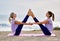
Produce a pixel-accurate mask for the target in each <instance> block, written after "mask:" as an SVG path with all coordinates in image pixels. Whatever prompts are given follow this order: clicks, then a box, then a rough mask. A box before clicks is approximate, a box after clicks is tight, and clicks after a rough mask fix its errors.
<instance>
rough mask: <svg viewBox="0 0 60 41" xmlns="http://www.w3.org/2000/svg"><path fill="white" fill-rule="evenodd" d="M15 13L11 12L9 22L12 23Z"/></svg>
mask: <svg viewBox="0 0 60 41" xmlns="http://www.w3.org/2000/svg"><path fill="white" fill-rule="evenodd" d="M13 15H14V12H12V13H11V14H10V17H9V22H10V23H11V19H12V18H13Z"/></svg>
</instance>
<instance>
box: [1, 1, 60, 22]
mask: <svg viewBox="0 0 60 41" xmlns="http://www.w3.org/2000/svg"><path fill="white" fill-rule="evenodd" d="M29 8H30V9H32V11H33V12H34V14H35V16H36V17H37V18H38V19H39V20H40V19H44V18H45V14H46V12H47V11H52V12H53V13H54V14H55V20H56V21H60V0H0V15H9V14H10V13H11V12H15V13H16V14H17V16H18V17H20V18H24V16H25V15H26V14H27V12H28V9H29Z"/></svg>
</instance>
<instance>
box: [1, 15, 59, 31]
mask: <svg viewBox="0 0 60 41" xmlns="http://www.w3.org/2000/svg"><path fill="white" fill-rule="evenodd" d="M8 18H9V16H8V15H0V31H11V24H10V23H9V21H8ZM30 21H31V22H32V20H30ZM30 21H29V22H30ZM55 27H60V22H53V28H55ZM32 30H40V27H39V26H38V25H37V24H34V25H24V26H23V28H22V31H32Z"/></svg>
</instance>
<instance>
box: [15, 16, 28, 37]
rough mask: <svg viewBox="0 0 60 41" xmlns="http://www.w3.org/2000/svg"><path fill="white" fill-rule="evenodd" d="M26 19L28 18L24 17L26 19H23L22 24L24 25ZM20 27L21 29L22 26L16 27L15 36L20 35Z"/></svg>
mask: <svg viewBox="0 0 60 41" xmlns="http://www.w3.org/2000/svg"><path fill="white" fill-rule="evenodd" d="M28 18H29V16H28V15H26V17H25V18H24V20H23V21H22V22H24V23H26V21H27V19H28ZM22 27H23V24H20V25H18V27H17V29H16V32H15V34H14V35H15V36H18V35H19V34H20V33H21V30H22Z"/></svg>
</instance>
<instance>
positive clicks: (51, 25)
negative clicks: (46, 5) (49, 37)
mask: <svg viewBox="0 0 60 41" xmlns="http://www.w3.org/2000/svg"><path fill="white" fill-rule="evenodd" d="M47 20H48V21H49V23H48V24H45V26H46V27H47V28H48V30H49V31H50V32H51V33H52V30H53V23H52V20H51V19H50V18H49V19H47Z"/></svg>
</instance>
